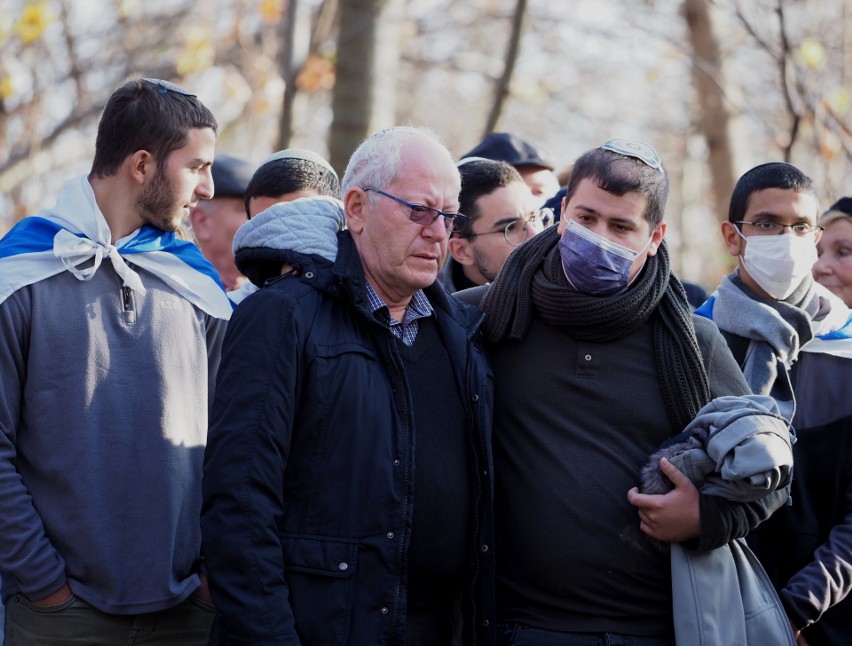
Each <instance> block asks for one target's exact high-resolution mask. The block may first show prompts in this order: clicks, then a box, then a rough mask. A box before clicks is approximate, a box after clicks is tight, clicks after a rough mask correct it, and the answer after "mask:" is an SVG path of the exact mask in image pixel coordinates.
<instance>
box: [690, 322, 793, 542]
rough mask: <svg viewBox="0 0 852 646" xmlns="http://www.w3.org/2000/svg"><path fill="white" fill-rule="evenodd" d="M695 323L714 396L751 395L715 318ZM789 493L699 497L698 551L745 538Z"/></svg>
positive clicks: (788, 490)
mask: <svg viewBox="0 0 852 646" xmlns="http://www.w3.org/2000/svg"><path fill="white" fill-rule="evenodd" d="M692 320H693V323H694V324H695V331H696V334H697V337H698V343H699V346H700V347H701V353H702V356H703V357H704V365H705V366H706V368H707V376H708V379H709V381H710V394H711V396H712V397H714V398H715V397H722V396H724V395H737V396H742V395H750V394H752V392H751V389H750V388H749V387H748V384H747V383H746V380H745V378H744V377H743V374H742V370H740V367H739V365H738V364H737V362H736V360H734V357H733V355H731V351H730V350H729V349H728V344H727V343H726V342H725V338H724V337H723V336H722V334H721V332H719V329H718V328H717V327H716V324H715V323H713V321H711V320H709V319H706V318H703V317H700V316H695V315H693V317H692ZM789 495H790V486H789V485H787V486H786V487H784V488H783V489H778V490H776V491H774V492H772V493H770V494H768V495H767V496H765V497H763V498H761V499H760V500H755V501H752V502H746V503H741V502H733V501H730V500H725V499H724V498H720V497H718V496H708V495H704V494H702V495H701V496H700V501H699V504H700V514H701V536H700V538H699V540H698V541H697V546H696V545H693V546H692V547H696V549H698V550H699V551H706V550H711V549H715V548H717V547H720V546H722V545H725V544H726V543H728V542H730V541H732V540H734V539H737V538H742V537H743V536H745V535H747V534H748V533H749V532H750V531H751V530H752V529H754V528H755V527H757V526H758V525H759V524H760V523H762V522H763V521H764V520H766V519H767V518H769V517H770V516H771V515H772V514H773V512H775V510H776V509H778V508H780V507H781V506H782V505H783V504H784V503H785V502H786V501H787V498H788V497H789Z"/></svg>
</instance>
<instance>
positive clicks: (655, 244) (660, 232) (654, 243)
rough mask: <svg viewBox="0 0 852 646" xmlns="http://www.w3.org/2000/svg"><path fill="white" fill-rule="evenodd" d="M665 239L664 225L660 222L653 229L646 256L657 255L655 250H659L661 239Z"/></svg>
mask: <svg viewBox="0 0 852 646" xmlns="http://www.w3.org/2000/svg"><path fill="white" fill-rule="evenodd" d="M665 237H666V223H665V222H660V223H659V224H658V225H657V226H656V227H654V232H653V233H652V234H651V244H650V246H649V247H648V255H649V256H654V255H656V254H657V250H658V249H659V248H660V245H661V244H662V243H663V238H665Z"/></svg>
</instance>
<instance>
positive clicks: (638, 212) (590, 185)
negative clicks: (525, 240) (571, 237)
mask: <svg viewBox="0 0 852 646" xmlns="http://www.w3.org/2000/svg"><path fill="white" fill-rule="evenodd" d="M647 202H648V196H647V195H645V194H644V193H625V194H624V195H613V194H612V193H608V192H607V191H605V190H603V189H602V188H600V187H599V186H598V185H597V184H596V183H595V182H594V181H593V180H592V179H590V178H585V179H582V180H580V184H579V185H578V186H577V188H576V190H575V192H574V195H572V196H571V201H570V202H569V201H568V199H567V198H565V199H563V200H562V217H561V219H560V221H559V229H558V230H559V234H560V235H562V234H564V233H565V229H567V228H568V222H569V221H570V220H574V221H575V222H578V223H579V224H582V225H583V226H584V227H586V228H588V229H591V230H592V231H594V232H595V233H597V234H598V235H600V236H603V237H604V238H606V239H607V240H610V241H612V242H615V243H616V244H619V245H621V246H622V247H627V248H628V249H632V250H633V251H637V252H640V253H639V255H638V256H637V257H636V260H634V261H633V264H632V265H631V267H630V280H633V278H634V277H635V276H636V274H637V273H639V270H640V269H642V267H643V266H644V265H645V260H646V259H647V258H649V257H650V256H653V255H655V254H656V253H657V249H659V247H660V244H661V243H662V241H663V238H664V237H665V234H666V224H665V222H661V223H660V224H658V225H657V226H656V227H655V228H654V230H653V231H651V225H650V223H649V222H648V221H647V220H646V219H645V207H646V205H647ZM649 238H650V241H649Z"/></svg>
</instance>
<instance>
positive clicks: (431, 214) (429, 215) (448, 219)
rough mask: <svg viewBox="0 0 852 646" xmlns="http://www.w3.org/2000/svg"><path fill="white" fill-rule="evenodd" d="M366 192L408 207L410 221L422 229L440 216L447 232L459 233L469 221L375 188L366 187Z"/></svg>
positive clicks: (461, 215) (459, 215)
mask: <svg viewBox="0 0 852 646" xmlns="http://www.w3.org/2000/svg"><path fill="white" fill-rule="evenodd" d="M364 190H365V191H373V192H374V193H378V194H379V195H384V196H385V197H387V198H390V199H392V200H393V201H394V202H398V203H400V204H402V205H403V206H407V207H408V208H409V209H411V212H410V213H409V214H408V219H409V220H411V221H412V222H414V223H415V224H419V225H420V226H421V227H428V226H429V225H430V224H432V223H433V222H434V221H435V220H437V219H438V217H439V216H444V226H445V227H446V228H447V231H450V232H455V231H458V230H459V229H460V228H461V227H463V226H464V223H465V222H467V220H468V217H467V216H466V215H463V214H462V213H447V212H445V211H441V210H440V209H435V208H432V207H431V206H426V205H425V204H412V203H411V202H406V201H405V200H403V199H400V198H398V197H396V196H395V195H391V194H390V193H385V192H384V191H380V190H379V189H377V188H376V187H375V186H365V187H364Z"/></svg>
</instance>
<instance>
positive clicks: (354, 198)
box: [343, 187, 369, 235]
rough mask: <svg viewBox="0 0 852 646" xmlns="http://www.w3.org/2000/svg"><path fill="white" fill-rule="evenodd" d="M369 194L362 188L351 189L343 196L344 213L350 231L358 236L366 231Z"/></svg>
mask: <svg viewBox="0 0 852 646" xmlns="http://www.w3.org/2000/svg"><path fill="white" fill-rule="evenodd" d="M368 199H369V198H368V197H367V192H366V191H364V190H363V189H360V188H357V187H356V188H350V189H349V190H348V191H346V195H344V196H343V212H344V214H345V215H346V223H347V225H348V227H349V230H350V231H351V232H352V233H353V234H355V235H357V234H359V233H361V231H363V229H364V220H365V218H366V213H365V211H366V208H367V200H368Z"/></svg>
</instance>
